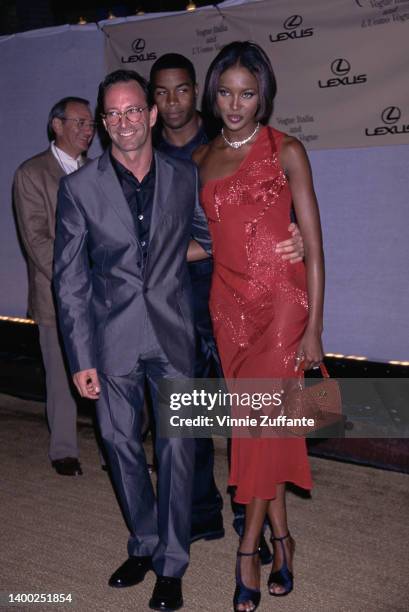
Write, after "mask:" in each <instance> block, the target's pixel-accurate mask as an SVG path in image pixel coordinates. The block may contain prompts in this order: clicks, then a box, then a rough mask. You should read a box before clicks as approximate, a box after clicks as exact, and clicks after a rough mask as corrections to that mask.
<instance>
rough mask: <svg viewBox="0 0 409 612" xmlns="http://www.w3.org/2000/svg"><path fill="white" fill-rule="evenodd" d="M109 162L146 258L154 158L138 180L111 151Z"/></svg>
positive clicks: (152, 192)
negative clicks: (129, 211) (147, 169)
mask: <svg viewBox="0 0 409 612" xmlns="http://www.w3.org/2000/svg"><path fill="white" fill-rule="evenodd" d="M111 162H112V166H113V167H114V170H115V173H116V175H117V177H118V180H119V183H120V185H121V187H122V191H123V193H124V196H125V199H126V201H127V202H128V204H129V208H130V210H131V213H132V217H133V220H134V224H135V233H136V237H137V239H138V240H139V244H140V245H141V248H142V252H143V257H144V259H146V254H147V252H148V246H149V230H150V225H151V217H152V205H153V195H154V191H155V158H154V157H152V163H151V166H150V168H149V171H148V173H147V174H145V176H144V177H143V179H142V181H141V182H139V181H138V179H137V178H136V176H134V175H133V174H132V172H130V171H129V170H128V169H127V168H125V166H124V165H123V164H121V162H119V161H118V160H117V159H116V158H115V157H114V156H113V155H112V153H111Z"/></svg>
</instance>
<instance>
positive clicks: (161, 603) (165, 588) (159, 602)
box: [149, 576, 183, 612]
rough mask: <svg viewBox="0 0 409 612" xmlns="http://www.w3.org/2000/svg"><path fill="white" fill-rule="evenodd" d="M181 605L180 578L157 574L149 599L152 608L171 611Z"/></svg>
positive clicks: (166, 611) (165, 611)
mask: <svg viewBox="0 0 409 612" xmlns="http://www.w3.org/2000/svg"><path fill="white" fill-rule="evenodd" d="M182 606H183V597H182V579H181V578H168V577H167V576H158V577H157V578H156V584H155V588H154V589H153V593H152V597H151V599H150V601H149V607H150V608H151V609H152V610H163V611H164V612H171V611H172V610H179V608H181V607H182Z"/></svg>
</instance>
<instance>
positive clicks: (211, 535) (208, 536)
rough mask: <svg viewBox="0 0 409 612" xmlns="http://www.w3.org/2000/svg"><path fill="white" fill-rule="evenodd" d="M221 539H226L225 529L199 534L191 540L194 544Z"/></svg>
mask: <svg viewBox="0 0 409 612" xmlns="http://www.w3.org/2000/svg"><path fill="white" fill-rule="evenodd" d="M221 538H224V529H219V530H218V531H207V532H204V533H198V534H197V535H194V536H192V537H191V538H190V543H191V544H193V542H197V541H198V540H207V541H209V540H220V539H221Z"/></svg>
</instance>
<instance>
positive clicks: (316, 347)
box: [280, 136, 324, 370]
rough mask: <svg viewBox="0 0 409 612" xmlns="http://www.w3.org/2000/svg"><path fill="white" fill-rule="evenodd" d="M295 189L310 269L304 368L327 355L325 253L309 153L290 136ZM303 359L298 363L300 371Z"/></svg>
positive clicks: (286, 162)
mask: <svg viewBox="0 0 409 612" xmlns="http://www.w3.org/2000/svg"><path fill="white" fill-rule="evenodd" d="M280 161H281V164H282V167H283V168H284V169H285V171H286V173H287V176H288V181H289V185H290V189H291V195H292V198H293V204H294V209H295V213H296V216H297V222H298V225H299V227H300V231H301V235H302V237H303V240H304V251H305V265H306V271H307V291H308V306H309V309H308V324H307V327H306V330H305V333H304V336H303V339H302V340H301V343H300V346H299V348H298V356H299V357H302V360H303V367H304V369H309V368H311V367H313V366H315V365H318V364H319V362H320V361H321V360H322V358H323V350H322V343H321V334H322V329H323V308H324V255H323V249H322V235H321V223H320V216H319V211H318V204H317V198H316V196H315V192H314V185H313V180H312V174H311V167H310V164H309V161H308V157H307V154H306V152H305V149H304V147H303V145H302V144H301V142H299V141H298V140H296V139H295V138H292V137H290V136H288V137H287V138H286V139H285V141H284V143H283V146H282V149H281V152H280ZM300 363H301V360H298V362H297V364H296V370H297V369H298V367H299V364H300Z"/></svg>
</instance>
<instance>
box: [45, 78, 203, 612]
mask: <svg viewBox="0 0 409 612" xmlns="http://www.w3.org/2000/svg"><path fill="white" fill-rule="evenodd" d="M99 104H100V107H101V108H102V109H103V113H102V117H103V122H104V126H105V129H106V131H107V132H108V134H109V136H110V138H111V141H112V142H111V147H110V148H109V149H108V150H107V151H106V152H105V153H104V154H103V155H102V156H101V157H100V158H99V159H97V160H94V161H93V162H90V163H89V164H87V166H85V167H84V168H82V169H81V170H80V171H79V172H77V173H75V174H74V175H72V176H70V177H67V178H65V179H63V180H62V181H61V186H60V192H59V197H58V211H57V236H56V244H55V273H54V282H55V288H56V295H57V301H58V307H59V320H60V324H61V329H62V333H63V337H64V342H65V346H66V350H67V355H68V359H69V363H70V368H71V371H72V373H73V377H74V382H75V384H76V386H77V388H78V390H79V392H80V394H81V395H82V396H83V397H87V398H90V399H96V400H98V401H97V415H98V420H99V424H100V429H101V435H102V439H103V442H104V445H105V449H106V452H107V457H108V463H109V467H110V471H111V475H112V479H113V482H114V486H115V489H116V493H117V495H118V498H119V501H120V505H121V508H122V511H123V514H124V517H125V520H126V522H127V525H128V527H129V530H130V537H129V542H128V553H129V558H128V559H127V561H125V563H124V564H123V565H122V566H121V567H120V568H119V569H118V570H117V571H116V572H115V573H114V574H113V575H112V576H111V578H110V581H109V584H110V585H111V586H113V587H125V586H131V585H133V584H137V583H138V582H141V581H142V580H143V579H144V577H145V574H146V572H147V571H149V570H150V569H153V570H154V571H155V573H156V575H157V580H156V585H155V589H154V592H153V595H152V598H151V600H150V602H149V605H150V607H151V608H152V609H155V610H176V609H178V608H180V607H181V606H182V605H183V598H182V587H181V577H182V576H183V574H184V572H185V570H186V567H187V565H188V561H189V540H190V523H191V498H192V482H193V468H194V440H193V439H183V438H171V439H168V438H160V437H157V440H156V454H157V459H158V491H157V502H156V500H155V496H154V492H153V488H152V484H151V480H150V477H149V473H148V470H147V464H146V458H145V454H144V451H143V446H142V440H141V420H142V411H143V404H144V384H145V380H147V381H148V384H149V386H150V390H151V395H152V399H153V410H154V415H155V418H158V401H157V395H158V381H159V379H160V378H187V377H191V376H192V375H193V365H194V349H195V343H194V329H193V317H192V312H191V300H190V280H189V274H188V269H187V263H186V254H187V250H188V246H189V242H190V239H191V237H192V236H193V238H194V239H195V240H197V241H198V242H199V244H201V246H202V247H203V248H204V249H205V250H206V251H207V252H210V237H209V234H208V230H207V223H206V219H205V217H204V213H203V211H202V209H201V207H200V205H199V203H198V186H197V172H196V168H195V166H194V165H193V163H192V162H190V161H181V160H175V159H172V158H169V157H166V156H163V155H162V154H160V153H154V152H153V149H152V141H151V129H152V127H153V125H154V123H155V121H156V117H157V108H156V106H155V105H154V104H153V103H152V100H151V95H150V92H149V89H148V85H147V83H146V81H145V80H144V79H143V78H142V77H141V76H140V75H139V74H137V73H136V72H133V71H127V70H118V71H116V72H114V73H111V74H110V75H108V76H107V77H106V78H105V80H104V81H103V82H102V83H101V85H100V90H99Z"/></svg>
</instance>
